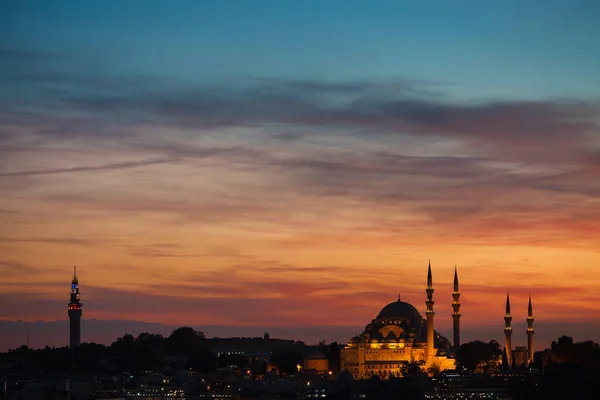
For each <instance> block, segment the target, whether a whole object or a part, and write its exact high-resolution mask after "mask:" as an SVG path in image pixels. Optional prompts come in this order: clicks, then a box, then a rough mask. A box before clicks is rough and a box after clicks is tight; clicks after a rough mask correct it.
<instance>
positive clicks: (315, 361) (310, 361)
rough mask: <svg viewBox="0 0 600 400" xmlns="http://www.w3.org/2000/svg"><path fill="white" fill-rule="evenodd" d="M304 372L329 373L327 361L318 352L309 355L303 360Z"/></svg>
mask: <svg viewBox="0 0 600 400" xmlns="http://www.w3.org/2000/svg"><path fill="white" fill-rule="evenodd" d="M304 370H305V371H306V372H315V373H318V374H322V373H327V372H328V371H329V359H327V356H325V354H323V353H321V352H320V351H316V352H313V353H310V354H308V355H307V356H306V357H305V358H304Z"/></svg>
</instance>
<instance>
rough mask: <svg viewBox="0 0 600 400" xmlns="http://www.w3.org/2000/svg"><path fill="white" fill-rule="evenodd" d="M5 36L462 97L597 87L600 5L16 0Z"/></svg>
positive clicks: (79, 58) (75, 54) (147, 69)
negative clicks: (422, 86) (440, 89)
mask: <svg viewBox="0 0 600 400" xmlns="http://www.w3.org/2000/svg"><path fill="white" fill-rule="evenodd" d="M0 7H2V9H3V12H2V13H1V14H2V16H1V17H0V22H1V24H2V26H3V28H1V29H2V30H3V34H2V35H1V39H0V45H1V46H2V47H3V48H16V49H22V50H30V51H46V52H56V53H59V54H62V55H64V56H68V57H69V58H68V59H67V60H68V61H66V62H65V63H64V64H66V65H61V68H65V69H66V70H74V71H77V72H85V73H98V72H101V73H102V74H104V75H110V74H114V75H117V76H118V75H128V74H148V75H169V76H176V77H179V78H185V79H194V80H196V79H198V80H209V81H210V80H213V79H229V78H231V77H245V76H268V77H275V76H277V77H288V78H289V77H303V78H304V77H310V78H319V79H342V80H343V79H372V78H382V77H403V78H410V79H422V80H432V81H436V82H445V83H448V84H452V85H454V86H455V87H453V90H452V91H453V95H454V96H456V97H466V98H470V97H477V98H480V97H484V98H488V97H510V98H529V99H531V98H539V97H548V96H586V97H587V96H594V95H596V94H597V91H598V88H599V87H600V82H599V81H598V78H597V73H596V72H597V71H598V70H600V52H599V51H598V50H597V38H598V37H600V27H599V26H598V25H599V24H597V21H598V18H600V5H598V2H596V1H593V0H587V1H585V0H583V1H582V0H579V1H525V2H524V1H502V2H499V1H483V2H482V1H426V2H407V1H368V2H366V1H258V0H257V1H212V2H210V1H183V0H182V1H175V2H166V1H156V0H149V1H113V0H109V1H100V2H89V1H62V0H59V1H52V2H47V1H18V2H17V1H9V2H3V3H2V5H1V6H0Z"/></svg>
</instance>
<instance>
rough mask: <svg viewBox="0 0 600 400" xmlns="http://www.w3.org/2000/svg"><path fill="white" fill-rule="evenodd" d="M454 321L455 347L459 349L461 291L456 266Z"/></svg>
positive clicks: (453, 293) (453, 295) (453, 305)
mask: <svg viewBox="0 0 600 400" xmlns="http://www.w3.org/2000/svg"><path fill="white" fill-rule="evenodd" d="M452 299H453V301H452V321H453V323H454V324H453V334H454V343H453V345H454V348H455V349H457V350H458V348H459V347H460V312H459V310H460V301H459V299H460V292H459V291H458V273H457V272H456V266H454V291H453V292H452Z"/></svg>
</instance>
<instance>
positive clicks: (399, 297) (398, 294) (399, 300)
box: [398, 293, 402, 301]
mask: <svg viewBox="0 0 600 400" xmlns="http://www.w3.org/2000/svg"><path fill="white" fill-rule="evenodd" d="M398 301H402V300H401V299H400V293H398Z"/></svg>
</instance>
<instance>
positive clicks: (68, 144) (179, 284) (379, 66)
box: [0, 0, 600, 346]
mask: <svg viewBox="0 0 600 400" xmlns="http://www.w3.org/2000/svg"><path fill="white" fill-rule="evenodd" d="M416 3H421V2H403V1H400V0H398V1H392V0H390V1H373V0H369V1H348V0H344V1H341V0H340V1H338V0H335V1H333V0H330V1H316V0H315V1H309V0H304V1H259V0H255V1H213V2H209V1H184V0H179V1H175V2H171V1H148V0H146V1H141V0H137V1H114V0H113V1H95V2H88V1H80V0H77V1H75V0H74V1H46V0H44V1H42V0H39V1H4V2H2V3H1V4H0V87H2V90H0V193H1V196H0V277H1V278H2V279H0V320H4V321H14V320H17V319H20V320H24V321H35V320H43V321H56V320H64V319H67V309H66V303H67V302H68V298H69V284H70V279H71V276H72V268H73V265H77V267H78V272H79V277H80V281H81V297H82V301H83V303H84V314H83V317H84V319H98V320H123V321H145V322H153V323H164V324H169V325H175V326H177V325H182V324H185V325H193V326H197V327H202V326H208V325H210V326H216V325H218V326H225V327H245V328H239V329H232V330H231V331H230V332H231V335H233V336H242V335H244V334H246V332H249V330H250V329H258V330H260V329H263V328H264V329H268V328H269V327H271V328H273V327H280V328H286V329H291V331H293V329H294V328H296V327H301V328H302V329H303V330H304V331H303V332H306V331H307V329H308V330H311V331H312V332H314V335H313V336H310V337H309V336H308V334H298V335H297V337H295V338H296V339H304V338H306V340H311V339H312V338H313V337H315V338H319V337H320V336H319V335H320V333H319V332H324V330H326V329H329V328H331V327H341V328H343V329H342V330H341V331H340V332H342V333H340V336H339V337H335V338H331V340H334V339H336V340H338V341H346V340H348V339H349V338H350V336H345V335H346V333H347V334H348V335H351V336H353V335H354V334H355V333H356V332H358V331H360V330H361V329H362V328H364V325H366V324H367V323H368V322H370V320H371V319H372V318H374V317H375V316H376V315H377V313H378V312H379V310H380V309H381V308H382V307H383V306H385V305H386V304H387V303H389V302H391V301H394V300H395V299H396V298H397V296H398V293H400V294H401V296H402V298H403V300H405V301H408V302H410V303H412V304H414V305H415V306H416V307H417V308H418V309H419V311H420V312H421V313H422V315H424V311H425V303H424V302H425V282H426V273H427V263H428V260H429V259H431V264H432V269H433V280H434V287H435V293H434V300H435V301H436V304H435V311H436V312H437V314H436V329H437V330H439V331H440V332H441V333H442V334H445V335H446V336H447V337H451V317H450V315H451V312H452V310H451V307H450V304H451V302H452V297H451V285H452V274H453V270H454V265H457V266H458V271H459V278H460V283H461V293H462V296H461V302H462V308H461V312H462V315H463V317H462V320H461V322H462V331H463V338H464V339H476V338H477V339H483V340H490V339H492V338H495V339H498V340H501V339H502V337H503V332H502V328H503V323H504V321H503V316H504V301H505V297H506V292H507V290H508V291H510V293H511V299H512V308H513V310H512V311H513V321H514V324H515V325H516V326H517V329H515V334H514V335H513V343H515V344H517V345H519V344H524V343H525V342H526V336H525V328H524V323H525V317H526V313H527V296H528V295H529V294H531V296H532V300H533V307H534V316H535V318H536V325H535V326H536V329H537V331H538V333H536V337H540V339H539V342H538V343H539V346H548V345H549V343H550V340H552V339H553V338H556V337H558V336H559V335H561V334H571V335H573V336H575V339H578V340H583V339H596V340H597V338H598V335H600V274H598V272H597V271H598V266H599V265H600V75H599V71H600V52H599V51H598V38H600V24H598V20H599V19H600V2H597V1H594V0H564V1H516V0H509V1H502V2H495V1H484V2H482V1H445V0H444V1H442V0H440V1H429V2H422V3H423V4H422V5H416ZM85 323H86V322H85V320H84V321H83V323H82V324H83V336H82V341H86V337H85V336H86V330H85ZM565 324H567V325H565ZM245 329H246V330H245ZM344 329H345V330H344ZM252 332H254V331H252ZM519 332H521V333H519ZM123 333H125V332H123ZM303 335H305V336H303ZM292 336H293V335H292ZM67 339H68V334H67V332H66V331H65V336H64V342H65V344H66V342H67ZM112 339H114V337H110V338H108V339H107V340H112Z"/></svg>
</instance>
